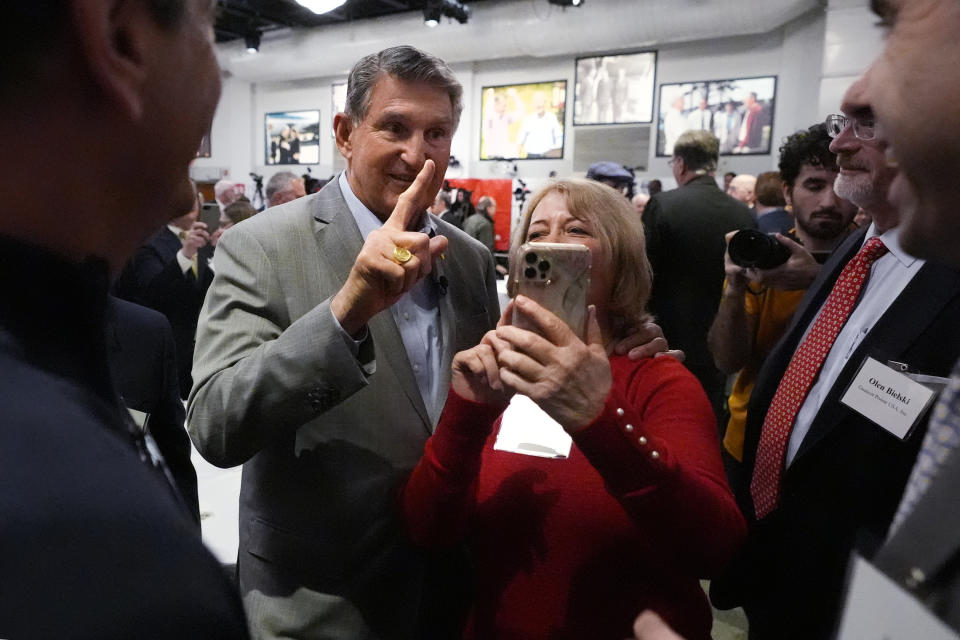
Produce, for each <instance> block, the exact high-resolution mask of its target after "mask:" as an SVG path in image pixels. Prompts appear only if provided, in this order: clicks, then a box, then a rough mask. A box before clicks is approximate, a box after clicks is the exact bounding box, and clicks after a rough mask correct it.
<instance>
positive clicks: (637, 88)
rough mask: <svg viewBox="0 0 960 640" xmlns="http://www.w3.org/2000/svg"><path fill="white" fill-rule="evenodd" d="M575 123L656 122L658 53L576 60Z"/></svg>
mask: <svg viewBox="0 0 960 640" xmlns="http://www.w3.org/2000/svg"><path fill="white" fill-rule="evenodd" d="M576 66H577V75H576V82H575V83H574V91H573V124H574V125H582V124H646V123H649V122H652V121H653V91H654V87H655V86H656V75H657V52H656V51H640V52H636V53H624V54H619V55H612V56H594V57H590V58H577V65H576Z"/></svg>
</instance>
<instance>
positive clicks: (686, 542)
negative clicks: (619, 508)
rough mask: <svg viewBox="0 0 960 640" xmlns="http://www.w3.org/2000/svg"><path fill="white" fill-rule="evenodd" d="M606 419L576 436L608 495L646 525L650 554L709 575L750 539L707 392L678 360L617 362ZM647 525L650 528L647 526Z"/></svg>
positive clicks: (675, 564) (603, 418)
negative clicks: (729, 480)
mask: <svg viewBox="0 0 960 640" xmlns="http://www.w3.org/2000/svg"><path fill="white" fill-rule="evenodd" d="M611 366H612V368H613V378H614V381H615V382H614V385H613V387H612V389H611V391H610V394H609V396H608V397H607V401H606V404H605V406H604V410H603V412H602V413H601V414H600V415H599V416H597V418H596V419H594V421H593V422H592V423H591V424H590V425H588V426H587V427H585V428H583V429H581V430H580V431H578V432H576V433H575V434H574V436H573V437H574V441H575V442H576V445H577V447H578V448H579V449H580V450H581V451H582V452H583V453H584V455H585V456H586V457H587V459H588V460H589V461H590V463H591V465H593V467H594V468H595V469H597V471H598V472H599V473H600V475H601V476H603V478H604V480H605V482H606V484H607V488H608V490H609V491H610V493H611V494H612V495H613V496H614V497H615V498H617V500H619V501H620V503H621V504H622V505H623V507H624V508H625V509H626V510H627V512H628V513H629V514H630V516H631V517H632V518H633V519H634V521H635V522H636V523H637V524H638V525H639V526H641V527H643V528H644V533H645V535H644V536H643V540H644V541H645V543H649V544H650V549H649V550H648V551H647V552H649V553H655V554H661V555H662V554H667V556H668V557H667V558H666V559H665V561H666V562H669V563H671V564H673V565H674V566H677V567H683V568H685V569H686V570H688V571H689V572H690V573H692V574H694V575H697V576H700V577H709V576H711V575H713V574H715V573H717V572H719V571H721V570H722V569H723V568H724V567H725V566H726V564H727V563H728V562H729V561H730V559H731V558H732V556H733V554H734V553H735V552H736V550H737V548H738V547H739V546H740V544H741V543H742V542H743V540H744V537H745V536H746V524H745V522H744V519H743V516H742V515H741V514H740V510H739V509H738V507H737V505H736V502H735V501H734V498H733V495H732V493H731V492H730V487H729V485H728V484H727V479H726V474H725V472H724V469H723V462H722V460H721V458H720V440H719V435H718V432H717V428H716V420H715V418H714V416H713V411H712V409H711V407H710V403H709V401H708V400H707V397H706V394H705V393H704V392H703V388H702V387H701V386H700V384H699V383H698V382H697V380H696V378H694V377H693V374H691V373H690V372H689V371H687V370H686V369H685V368H684V367H683V366H682V365H681V364H680V363H678V362H676V361H675V360H674V359H673V358H669V357H662V358H653V359H650V360H645V361H642V362H640V363H632V362H630V361H628V360H627V359H626V358H613V359H612V360H611ZM648 523H649V526H645V525H646V524H648Z"/></svg>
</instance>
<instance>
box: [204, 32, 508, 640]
mask: <svg viewBox="0 0 960 640" xmlns="http://www.w3.org/2000/svg"><path fill="white" fill-rule="evenodd" d="M461 91H462V90H461V86H460V84H459V82H458V81H457V80H456V78H455V77H454V76H453V74H452V73H451V71H450V69H449V68H448V67H447V65H446V64H445V63H444V62H443V61H441V60H439V59H437V58H435V57H433V56H431V55H429V54H426V53H424V52H422V51H419V50H417V49H414V48H412V47H406V46H403V47H394V48H391V49H387V50H384V51H382V52H380V53H378V54H373V55H369V56H366V57H364V58H363V59H361V60H360V61H359V62H358V63H357V64H356V65H355V66H354V68H353V70H352V71H351V73H350V77H349V81H348V90H347V94H348V95H347V107H346V113H339V114H337V115H336V117H335V119H334V129H335V132H336V140H337V146H338V148H339V149H340V152H341V153H342V154H343V155H344V157H345V158H346V160H347V170H346V172H345V173H343V174H341V175H340V176H339V178H338V179H334V180H332V181H331V182H330V184H328V185H327V186H326V187H325V188H324V189H323V190H322V191H321V192H319V193H317V194H315V195H313V196H309V197H306V198H300V199H298V200H295V201H293V202H290V203H287V204H285V205H281V206H279V207H275V208H271V209H269V210H268V211H266V212H264V213H262V214H260V215H258V216H255V217H253V218H251V219H249V220H247V221H246V222H245V223H244V224H242V225H238V226H236V227H233V228H231V229H230V230H229V231H227V232H226V233H224V235H223V237H222V238H221V239H220V242H219V244H218V247H217V253H216V258H215V260H216V265H215V266H216V277H215V279H214V282H213V284H212V286H211V287H210V291H209V295H208V296H207V299H206V302H205V304H204V308H203V311H202V314H201V321H200V326H199V328H198V335H197V348H196V357H195V361H194V362H195V364H194V380H195V385H194V388H193V391H192V393H191V395H190V401H189V408H188V421H189V429H190V432H191V434H192V436H193V439H194V442H195V443H196V445H197V448H198V449H199V450H200V452H201V453H202V454H203V455H204V457H206V458H207V459H208V460H210V461H211V462H213V463H214V464H217V465H220V466H224V467H227V466H233V465H237V464H241V463H243V464H244V469H243V480H242V488H241V496H240V550H239V558H238V571H239V577H240V586H241V590H242V592H243V594H244V601H245V605H246V608H247V610H248V612H249V615H250V619H251V626H252V629H253V633H254V635H255V636H256V637H261V638H274V637H284V638H374V637H376V638H428V637H445V636H449V635H452V634H453V633H455V632H453V631H450V630H451V629H452V628H454V627H453V625H454V624H455V620H456V617H457V616H456V613H457V609H456V608H455V606H454V605H453V604H451V601H453V602H454V603H455V602H456V600H455V598H452V596H453V595H455V594H456V593H457V589H458V585H457V584H456V579H457V578H458V577H461V576H462V572H459V571H458V570H457V567H458V566H459V565H458V564H457V563H458V561H459V557H458V556H457V555H456V554H455V553H451V554H445V555H444V556H443V557H437V556H433V555H429V554H427V553H425V552H422V551H420V550H418V549H416V548H414V547H413V546H412V545H411V544H410V543H409V542H407V540H406V539H405V536H404V535H403V533H402V529H401V523H400V520H399V518H398V515H397V513H396V509H395V506H394V501H395V496H396V492H397V490H398V488H399V486H400V483H401V482H403V480H404V479H405V477H406V476H407V474H408V473H409V471H410V470H411V469H412V468H413V466H414V465H415V463H416V462H417V461H418V460H419V458H420V456H421V453H422V451H423V444H424V442H425V441H426V439H427V438H428V437H429V435H430V434H431V432H432V431H433V428H434V426H435V424H436V422H437V418H438V416H439V414H440V411H441V409H442V407H443V404H444V401H445V399H446V392H447V388H448V386H449V364H450V361H451V359H452V357H453V354H454V353H455V352H457V351H459V350H462V349H465V348H468V347H471V346H473V345H476V344H477V343H478V342H479V341H480V339H481V338H482V337H483V335H484V333H485V332H486V331H487V330H489V329H491V328H493V327H494V326H495V324H496V321H497V319H498V317H499V305H498V302H497V295H496V289H495V286H494V264H493V257H492V256H491V255H490V252H489V251H487V250H486V248H484V247H483V246H482V245H480V244H479V243H477V242H475V241H474V240H472V239H470V238H468V237H467V236H466V235H465V234H463V233H462V232H460V231H459V230H458V229H455V228H454V227H453V226H452V225H449V224H447V223H446V222H443V221H441V220H439V219H437V218H436V217H434V216H429V215H426V214H425V213H424V211H425V210H426V208H427V207H428V206H429V205H431V204H432V202H433V197H434V196H435V195H436V193H437V192H438V191H439V190H440V187H441V184H442V181H443V176H444V173H445V171H446V167H447V161H448V159H449V156H450V141H451V139H452V137H453V133H454V131H455V130H456V127H457V122H458V120H459V117H460V113H461V109H462V105H461ZM383 311H386V313H381V312H383Z"/></svg>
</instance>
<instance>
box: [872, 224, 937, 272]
mask: <svg viewBox="0 0 960 640" xmlns="http://www.w3.org/2000/svg"><path fill="white" fill-rule="evenodd" d="M870 238H880V240H881V241H882V242H883V244H884V246H885V247H886V248H887V250H888V251H889V252H890V254H891V255H892V256H893V257H895V258H896V259H897V260H898V261H899V262H900V264H902V265H903V266H904V267H910V266H912V265H913V263H914V262H916V261H917V260H920V258H917V257H915V256H912V255H910V254H909V253H907V252H906V251H904V250H903V248H902V247H901V246H900V227H899V226H897V227H893V228H892V229H887V230H886V231H885V232H884V233H880V231H879V229H877V225H876V223H873V222H871V223H870V228H868V229H867V235H865V236H864V238H863V242H864V244H866V242H867V240H869V239H870ZM921 264H923V261H921Z"/></svg>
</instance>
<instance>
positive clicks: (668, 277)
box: [643, 131, 754, 424]
mask: <svg viewBox="0 0 960 640" xmlns="http://www.w3.org/2000/svg"><path fill="white" fill-rule="evenodd" d="M718 157H719V143H718V142H717V138H716V136H714V135H713V134H712V133H710V132H708V131H686V132H684V133H683V134H682V135H681V136H680V137H679V138H678V139H677V143H676V145H675V146H674V152H673V158H672V159H671V160H670V166H671V167H672V168H673V176H674V178H676V180H677V184H678V185H679V187H678V188H677V189H674V190H672V191H664V192H661V193H659V194H656V195H654V196H653V197H652V198H650V202H648V203H647V206H646V208H645V209H644V211H643V226H644V229H645V230H646V235H647V255H648V256H649V257H650V264H651V265H652V266H653V273H654V279H653V293H652V295H651V296H650V311H651V312H652V313H653V314H654V315H655V316H656V318H657V322H659V323H660V326H661V327H663V334H664V336H665V337H666V338H667V341H668V342H669V343H670V345H671V346H673V347H676V348H678V349H683V350H684V351H685V352H686V354H687V358H686V360H685V362H684V364H685V365H686V366H687V368H688V369H690V371H691V372H692V373H693V375H695V376H697V379H698V380H699V381H700V384H702V385H703V388H704V389H705V390H706V392H707V395H708V396H709V398H710V402H711V404H712V405H713V407H714V411H715V412H716V413H717V416H718V419H719V418H720V417H721V414H722V407H723V393H724V385H725V382H726V378H725V376H724V375H723V374H722V373H720V371H719V370H717V368H716V367H715V366H714V364H713V357H712V356H711V355H710V351H709V349H708V348H707V331H708V330H709V329H710V324H711V322H712V321H713V316H714V314H715V313H716V312H717V305H718V304H719V302H720V292H721V289H722V287H723V275H724V272H723V254H724V251H725V250H726V242H725V240H724V236H725V235H726V233H727V232H728V231H734V230H736V229H745V228H752V227H753V226H754V220H753V214H752V213H750V209H748V208H747V206H746V205H745V204H743V203H742V202H739V201H737V200H735V199H733V198H731V197H730V196H728V195H727V194H725V193H723V192H722V191H720V188H719V187H718V186H717V182H716V180H715V179H714V175H713V174H714V171H716V169H717V160H718ZM725 423H726V421H723V422H721V424H725Z"/></svg>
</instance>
